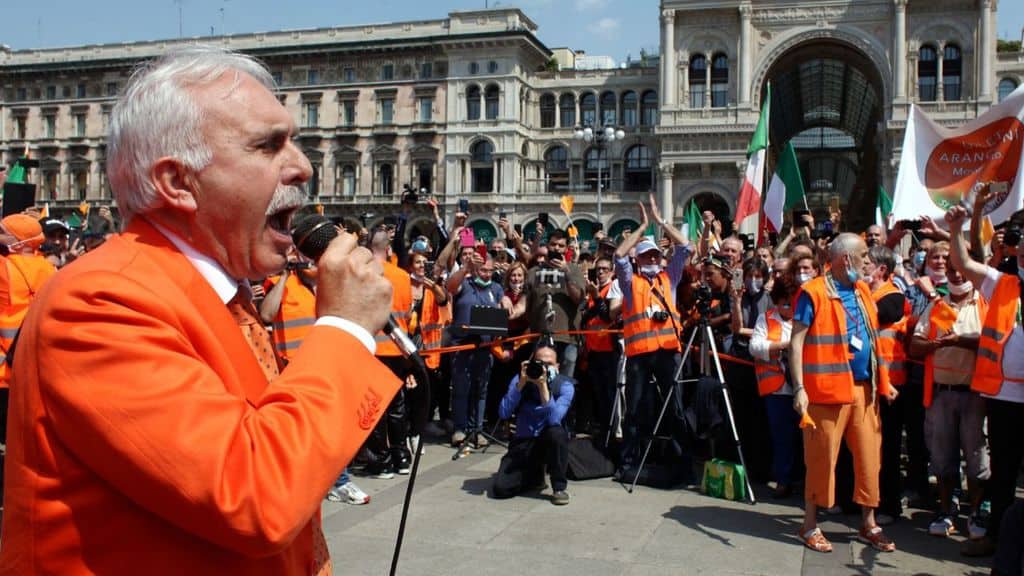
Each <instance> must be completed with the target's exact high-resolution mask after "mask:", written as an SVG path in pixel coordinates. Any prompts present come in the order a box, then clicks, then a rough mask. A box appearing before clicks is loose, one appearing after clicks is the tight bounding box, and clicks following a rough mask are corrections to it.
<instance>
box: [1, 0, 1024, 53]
mask: <svg viewBox="0 0 1024 576" xmlns="http://www.w3.org/2000/svg"><path fill="white" fill-rule="evenodd" d="M487 2H489V3H490V5H491V6H492V7H493V6H494V5H495V4H499V5H510V6H519V7H520V8H522V9H523V11H524V12H525V13H526V14H527V16H529V17H530V18H532V19H533V20H534V21H535V22H537V24H538V26H539V27H540V30H539V36H540V39H541V41H543V42H544V43H545V44H547V45H548V46H549V47H560V46H569V47H571V48H575V49H583V50H586V51H587V52H588V53H590V54H595V55H608V56H612V57H613V58H615V59H616V60H618V61H622V60H625V58H626V56H627V55H631V56H633V57H634V58H636V57H638V56H639V54H640V50H641V49H646V50H648V51H653V50H657V47H658V42H659V31H658V2H657V0H515V1H513V0H509V1H504V0H497V1H495V0H472V1H464V0H446V1H438V0H370V1H366V0H34V1H28V2H15V1H14V0H7V1H6V2H5V4H7V3H16V4H17V8H16V9H15V8H14V7H13V6H7V7H8V8H9V9H8V10H5V11H4V17H3V18H2V19H0V43H4V44H7V45H8V46H10V47H12V48H15V49H22V48H43V47H55V46H75V45H81V44H100V43H109V42H125V41H133V40H155V39H160V38H176V37H178V24H179V18H178V14H179V7H180V9H181V15H182V18H181V25H182V31H183V33H184V35H185V36H208V35H210V33H211V29H212V30H213V33H214V34H221V33H224V32H227V33H229V34H235V33H243V32H259V31H269V30H281V29H289V28H317V27H327V26H346V25H355V24H368V23H374V22H390V21H397V20H417V19H436V18H444V17H445V15H446V14H447V13H448V12H449V11H451V10H467V9H477V8H483V7H484V5H485V3H487ZM1021 26H1024V1H1022V0H1000V2H999V17H998V21H997V30H998V32H999V36H1000V37H1001V38H1008V39H1020V31H1021Z"/></svg>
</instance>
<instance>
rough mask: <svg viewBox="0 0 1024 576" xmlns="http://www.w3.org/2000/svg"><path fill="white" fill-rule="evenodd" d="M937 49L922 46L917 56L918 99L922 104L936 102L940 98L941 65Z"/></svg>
mask: <svg viewBox="0 0 1024 576" xmlns="http://www.w3.org/2000/svg"><path fill="white" fill-rule="evenodd" d="M936 58H937V55H936V53H935V48H934V47H932V46H921V50H920V51H918V55H917V99H918V100H920V101H921V102H934V101H935V99H936V98H937V97H938V96H937V94H936V86H937V84H938V76H939V64H938V60H937V59H936Z"/></svg>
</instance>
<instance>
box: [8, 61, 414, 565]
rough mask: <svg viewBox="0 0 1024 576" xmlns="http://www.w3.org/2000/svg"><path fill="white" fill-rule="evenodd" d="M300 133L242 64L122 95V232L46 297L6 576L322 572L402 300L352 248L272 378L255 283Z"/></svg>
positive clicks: (328, 266) (284, 243) (35, 331)
mask: <svg viewBox="0 0 1024 576" xmlns="http://www.w3.org/2000/svg"><path fill="white" fill-rule="evenodd" d="M295 133H296V129H295V124H294V122H293V120H292V118H291V115H290V114H289V113H288V111H287V110H286V109H285V108H284V106H282V105H281V103H280V102H279V101H278V99H277V97H275V96H274V82H273V79H272V77H271V75H270V73H269V72H268V71H267V70H266V68H264V67H263V66H262V65H261V64H259V63H258V62H256V61H254V60H252V59H251V58H250V57H247V56H244V55H241V54H237V53H233V52H228V51H224V50H221V49H216V48H206V47H190V48H185V49H182V50H179V51H175V52H172V53H171V54H168V55H166V56H164V57H163V58H161V59H160V60H159V61H157V62H155V63H152V64H150V65H149V66H148V67H145V68H141V69H139V70H138V71H137V72H136V73H135V75H134V76H133V77H132V79H131V80H130V81H129V83H128V85H127V86H126V88H125V92H124V94H123V95H122V96H121V98H120V99H119V101H118V102H117V104H116V105H115V106H114V108H113V110H112V112H111V119H110V137H109V139H108V148H107V174H109V175H110V186H111V189H112V190H113V192H114V195H115V197H116V198H117V205H118V207H119V208H120V210H121V215H122V218H123V219H124V222H125V223H126V228H125V231H124V232H123V233H122V234H120V235H118V236H117V237H115V238H112V239H110V240H109V241H107V243H106V244H105V245H104V246H103V248H102V249H99V250H94V251H92V252H89V253H88V254H86V255H84V256H82V257H81V258H79V259H78V261H77V262H76V263H75V265H74V266H70V267H68V268H66V269H64V270H63V271H62V272H61V273H60V274H57V275H55V276H54V277H53V278H52V279H51V280H50V281H49V282H47V284H46V286H44V287H43V289H42V290H40V292H39V293H38V294H37V300H36V305H34V306H32V307H31V308H30V310H29V313H28V316H27V317H26V319H25V322H24V324H23V325H22V330H21V334H20V336H19V345H18V347H17V351H16V352H15V359H14V378H15V380H16V381H17V382H18V385H17V386H16V387H15V388H14V389H13V390H12V394H11V401H12V405H17V406H18V410H17V411H15V412H14V413H13V414H12V415H11V416H12V417H11V420H10V422H9V426H8V430H10V431H11V434H10V435H9V436H8V439H7V440H8V442H7V458H8V461H9V462H10V464H11V466H10V467H8V472H9V476H8V477H7V486H6V489H7V494H6V496H7V497H6V498H5V509H4V514H3V524H4V525H3V535H4V536H3V548H2V549H0V573H2V574H26V573H37V574H83V573H100V574H117V573H124V572H126V571H127V572H146V573H147V574H150V575H154V576H157V575H164V574H167V575H172V574H193V575H207V574H209V575H214V574H249V575H271V574H273V575H281V574H285V575H299V574H321V573H329V572H330V570H331V561H330V556H329V554H328V552H327V546H326V541H325V540H324V536H323V531H322V529H321V527H320V519H319V514H318V512H319V510H320V504H321V500H322V498H323V496H324V494H326V493H327V491H328V489H329V488H330V487H331V486H332V485H333V483H334V481H335V479H337V477H338V475H339V474H340V473H341V471H342V470H343V469H344V468H345V465H346V464H347V463H348V462H349V460H351V459H352V457H353V456H354V455H355V453H356V451H357V450H358V449H359V446H360V445H362V443H363V440H364V439H365V438H366V437H367V435H368V434H369V431H370V429H372V428H373V426H374V424H375V423H376V421H377V419H378V418H380V414H381V411H382V410H383V408H384V407H385V406H387V404H388V402H389V401H390V400H391V397H392V396H393V395H394V394H395V392H396V391H397V390H398V388H399V387H400V386H401V381H400V380H399V379H397V378H395V377H394V376H393V375H392V374H391V372H390V371H389V370H388V369H387V368H386V367H385V366H384V365H383V364H381V363H380V362H378V361H377V360H376V359H375V358H374V356H373V350H374V347H375V346H374V341H373V334H374V333H375V332H376V331H377V330H379V329H380V328H381V327H383V326H384V324H385V323H386V322H387V318H388V315H389V314H390V312H391V286H390V285H389V284H388V282H387V280H385V279H384V277H383V275H382V271H381V266H380V264H378V263H377V262H374V260H373V257H372V255H371V254H370V252H369V251H367V250H365V249H363V248H357V246H356V240H355V238H353V237H352V236H351V235H349V234H345V233H341V234H339V235H338V237H337V238H335V239H334V240H332V241H331V242H330V244H329V245H328V246H327V247H326V250H325V251H324V253H323V255H322V256H321V257H320V259H319V260H318V261H317V266H318V268H319V278H318V281H317V282H318V286H319V292H318V294H317V302H316V311H317V321H316V325H315V326H314V327H313V329H312V330H311V331H310V332H309V334H308V335H307V336H306V337H305V339H304V340H303V343H302V346H300V348H299V350H298V352H297V353H296V355H295V357H294V358H293V359H292V361H291V363H289V364H288V366H287V367H286V368H284V370H281V371H280V372H279V370H278V366H277V364H276V362H275V359H274V355H273V351H272V350H271V342H270V337H269V336H268V335H267V332H266V330H264V329H263V325H262V323H260V322H259V319H258V317H257V316H256V310H255V309H254V308H253V305H252V302H251V300H250V295H251V289H250V287H249V282H248V280H250V279H258V278H263V277H265V276H267V275H270V274H274V273H277V272H279V271H280V270H281V269H283V268H284V267H285V262H286V255H287V252H288V249H289V248H290V247H291V246H292V239H291V236H290V235H289V233H288V229H289V226H290V223H291V219H292V215H293V214H294V212H295V210H297V209H298V208H299V206H300V205H301V204H302V202H303V200H304V193H303V192H302V189H301V186H302V184H303V183H304V182H306V181H307V180H308V179H309V178H310V175H311V173H312V168H311V167H310V164H309V161H308V160H307V159H306V157H305V156H304V155H303V154H302V151H301V150H300V149H299V148H298V147H297V146H296V143H295V141H294V140H293V137H294V135H295ZM40 366H47V367H49V368H48V369H46V370H40V369H39V367H40Z"/></svg>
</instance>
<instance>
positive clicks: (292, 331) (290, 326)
mask: <svg viewBox="0 0 1024 576" xmlns="http://www.w3.org/2000/svg"><path fill="white" fill-rule="evenodd" d="M298 275H299V273H298V272H292V273H290V274H288V278H287V279H286V280H285V281H284V293H283V294H281V307H280V308H278V309H277V314H275V315H274V321H273V322H271V326H273V328H274V330H273V331H272V332H271V334H270V335H271V337H272V338H273V340H274V350H276V351H277V355H278V357H280V358H281V360H282V361H283V362H284V363H288V362H289V361H290V360H291V359H292V355H293V354H295V350H297V349H298V348H299V346H300V345H301V344H302V341H303V340H304V339H305V338H306V335H307V334H309V331H310V330H312V329H313V324H315V323H316V296H315V295H314V294H313V291H312V290H310V289H309V288H307V287H306V285H305V284H303V283H302V280H301V279H300V278H299V276H298ZM280 279H281V277H280V276H277V277H276V278H271V279H269V280H268V281H267V284H268V285H269V286H273V285H274V284H276V283H277V282H279V281H280Z"/></svg>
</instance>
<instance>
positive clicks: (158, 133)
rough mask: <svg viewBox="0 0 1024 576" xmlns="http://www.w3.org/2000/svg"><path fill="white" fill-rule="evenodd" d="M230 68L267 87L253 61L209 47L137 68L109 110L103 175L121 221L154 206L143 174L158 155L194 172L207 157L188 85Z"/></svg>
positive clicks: (191, 49)
mask: <svg viewBox="0 0 1024 576" xmlns="http://www.w3.org/2000/svg"><path fill="white" fill-rule="evenodd" d="M229 72H234V73H235V77H236V82H237V81H238V79H239V77H240V75H241V74H248V75H249V76H252V77H253V78H254V79H255V80H256V81H258V82H260V83H261V84H263V85H264V86H266V87H267V89H268V90H271V91H273V90H274V89H275V87H274V80H273V78H272V77H271V75H270V73H269V72H268V71H267V69H266V68H265V67H264V66H263V64H261V63H260V62H258V61H256V60H255V59H253V58H251V57H249V56H246V55H244V54H239V53H237V52H232V51H229V50H224V49H221V48H214V47H209V46H193V47H189V48H184V49H181V50H176V51H174V52H171V53H170V54H167V55H165V56H163V57H162V58H160V59H157V60H154V61H150V62H147V63H146V64H144V65H142V66H141V67H139V68H138V69H137V70H136V71H135V72H134V73H133V74H132V77H131V79H130V80H129V81H128V85H127V86H126V87H125V89H124V92H123V93H122V94H121V96H120V98H119V99H118V102H117V104H116V105H115V106H114V108H113V110H112V111H111V113H110V133H109V134H108V137H107V143H108V144H107V175H108V178H109V180H110V188H111V190H112V191H113V193H114V197H115V199H116V200H117V205H118V208H119V209H120V211H121V217H122V220H123V222H124V223H126V224H127V223H128V222H129V221H130V220H131V219H132V217H133V216H135V215H137V214H144V213H146V212H148V211H150V210H152V209H153V208H155V207H156V205H157V203H158V197H157V192H156V187H155V186H154V185H153V183H152V182H151V181H150V176H149V172H150V169H151V168H152V167H153V164H154V163H155V162H156V161H157V160H158V159H160V158H162V157H165V156H170V157H173V158H177V159H178V160H180V161H181V162H182V163H183V164H184V165H185V166H187V167H188V168H189V169H190V170H193V171H199V170H202V169H203V168H205V167H206V166H207V165H208V164H209V163H210V161H211V160H212V159H213V155H212V153H211V152H210V149H209V148H208V147H207V145H206V142H204V140H203V136H202V130H201V124H202V121H203V117H204V113H203V110H202V109H201V108H200V107H199V105H198V104H197V103H196V101H195V98H194V97H193V94H192V92H191V89H192V88H194V87H196V86H202V85H205V84H209V83H212V82H214V81H216V80H217V79H218V78H220V77H221V76H223V75H224V74H225V73H229Z"/></svg>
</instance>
